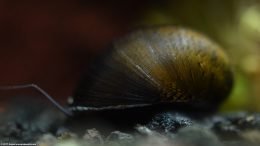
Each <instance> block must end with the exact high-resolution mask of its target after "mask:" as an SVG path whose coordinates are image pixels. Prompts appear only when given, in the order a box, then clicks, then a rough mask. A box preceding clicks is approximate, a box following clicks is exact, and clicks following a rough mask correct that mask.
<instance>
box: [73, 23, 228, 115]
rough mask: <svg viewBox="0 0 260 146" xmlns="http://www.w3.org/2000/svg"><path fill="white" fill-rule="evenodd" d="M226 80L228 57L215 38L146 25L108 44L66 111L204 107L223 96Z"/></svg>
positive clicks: (214, 104)
mask: <svg viewBox="0 0 260 146" xmlns="http://www.w3.org/2000/svg"><path fill="white" fill-rule="evenodd" d="M232 83H233V76H232V71H231V67H230V65H229V62H228V58H227V56H226V55H225V53H224V51H223V50H222V49H221V48H220V47H219V46H218V45H217V44H216V43H214V42H212V41H211V40H209V39H208V38H207V37H205V36H203V35H202V34H199V33H197V32H195V31H192V30H189V29H185V28H181V27H174V26H161V27H151V28H145V29H140V30H137V31H133V32H132V33H130V34H128V35H126V36H125V37H123V38H120V39H118V40H117V41H115V42H114V43H113V44H112V47H111V48H110V50H109V53H107V54H106V55H105V56H102V58H101V59H99V60H98V61H97V63H95V64H94V66H93V68H92V69H91V71H89V73H88V74H85V75H84V78H83V79H82V80H81V82H80V83H79V86H78V88H77V89H76V92H75V95H74V99H73V103H72V104H70V110H71V111H73V112H74V113H75V112H76V113H77V112H78V113H81V112H86V111H103V110H120V109H131V108H140V107H149V106H159V108H164V107H167V108H169V109H172V108H175V106H176V107H182V106H184V107H182V108H184V109H185V108H187V109H188V108H189V107H191V106H192V107H194V110H195V111H196V110H200V109H202V110H209V111H210V110H215V109H216V108H217V107H218V106H219V104H221V103H222V101H223V100H224V99H225V98H226V97H227V96H228V94H229V93H230V90H231V88H232ZM185 106H186V107H185Z"/></svg>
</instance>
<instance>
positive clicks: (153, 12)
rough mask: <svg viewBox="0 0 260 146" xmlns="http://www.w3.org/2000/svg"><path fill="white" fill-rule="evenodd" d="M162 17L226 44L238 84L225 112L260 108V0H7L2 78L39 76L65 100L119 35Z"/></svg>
mask: <svg viewBox="0 0 260 146" xmlns="http://www.w3.org/2000/svg"><path fill="white" fill-rule="evenodd" d="M160 24H174V25H178V26H184V27H189V28H191V29H194V30H197V31H200V32H202V33H204V34H206V35H207V36H209V37H210V38H211V39H212V40H214V41H216V42H217V43H219V44H220V45H221V46H223V48H224V49H225V50H226V52H227V54H228V56H229V57H230V62H231V64H232V65H233V70H234V73H235V86H234V89H233V91H232V94H231V95H230V98H229V99H228V100H227V101H226V102H225V103H224V105H223V107H222V108H221V110H222V111H232V110H233V111H234V110H243V109H245V110H249V111H260V1H259V0H161V1H155V0H150V1H149V0H142V1H141V0H129V1H128V0H126V1H120V0H112V1H101V0H96V1H88V0H75V1H63V0H45V1H34V0H25V1H20V0H0V69H1V72H0V83H1V84H0V85H17V84H26V83H35V84H37V85H39V86H40V87H42V88H43V89H45V90H46V91H47V92H48V93H50V94H51V95H53V96H54V97H55V98H56V99H58V100H60V102H63V103H65V102H66V99H67V97H68V96H71V95H73V90H74V89H75V86H76V85H77V82H78V80H79V77H80V74H81V73H82V71H84V70H87V67H86V66H88V64H89V63H90V62H91V60H92V59H93V58H95V56H96V55H97V54H99V53H101V52H102V51H103V50H104V48H106V46H107V45H109V43H110V42H111V41H112V40H114V39H116V38H118V37H120V36H121V35H123V34H125V33H127V32H128V31H131V30H132V29H134V28H136V27H143V26H150V25H160ZM2 94H3V93H2ZM5 94H6V93H5ZM26 94H28V93H26ZM0 97H1V98H0V100H1V101H5V100H6V98H2V97H3V96H0ZM2 103H4V102H1V104H2ZM0 111H1V108H0Z"/></svg>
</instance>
